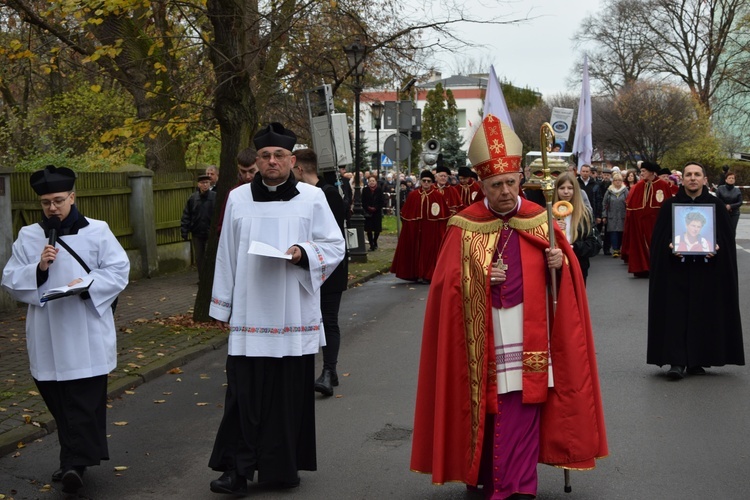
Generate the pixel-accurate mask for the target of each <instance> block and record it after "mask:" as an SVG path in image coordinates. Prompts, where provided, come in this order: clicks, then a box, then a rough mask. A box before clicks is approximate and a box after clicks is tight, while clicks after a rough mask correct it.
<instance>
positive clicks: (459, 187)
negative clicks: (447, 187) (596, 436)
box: [453, 179, 484, 211]
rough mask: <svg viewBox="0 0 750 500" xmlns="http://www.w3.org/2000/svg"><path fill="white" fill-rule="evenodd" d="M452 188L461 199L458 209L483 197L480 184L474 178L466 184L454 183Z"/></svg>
mask: <svg viewBox="0 0 750 500" xmlns="http://www.w3.org/2000/svg"><path fill="white" fill-rule="evenodd" d="M453 190H455V191H456V193H457V194H458V197H459V198H460V199H461V206H460V208H459V211H461V210H463V209H464V208H466V207H468V206H469V205H471V204H472V203H474V202H475V201H479V200H483V199H484V191H482V186H481V185H480V184H479V183H478V182H477V181H475V180H474V179H471V180H470V181H469V183H468V184H466V185H464V184H456V185H455V186H453Z"/></svg>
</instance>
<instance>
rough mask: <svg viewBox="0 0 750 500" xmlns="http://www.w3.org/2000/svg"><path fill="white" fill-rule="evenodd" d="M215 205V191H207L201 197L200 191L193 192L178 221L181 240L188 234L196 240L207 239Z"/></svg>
mask: <svg viewBox="0 0 750 500" xmlns="http://www.w3.org/2000/svg"><path fill="white" fill-rule="evenodd" d="M215 204H216V191H211V190H210V189H209V190H208V191H206V192H205V193H203V194H202V195H201V193H200V191H195V192H194V193H193V194H191V195H190V198H188V201H187V203H185V209H184V210H183V211H182V219H181V220H180V232H181V233H182V238H183V239H187V237H188V233H192V234H193V236H194V237H197V238H208V231H209V229H210V228H211V217H212V216H213V214H214V205H215Z"/></svg>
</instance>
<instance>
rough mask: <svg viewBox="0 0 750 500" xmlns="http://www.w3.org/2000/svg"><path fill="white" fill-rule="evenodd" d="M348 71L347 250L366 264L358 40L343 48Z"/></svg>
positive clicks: (364, 50)
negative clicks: (352, 239) (351, 233)
mask: <svg viewBox="0 0 750 500" xmlns="http://www.w3.org/2000/svg"><path fill="white" fill-rule="evenodd" d="M344 53H345V54H346V61H347V63H348V64H349V70H350V72H351V73H352V74H353V75H354V86H353V87H352V90H353V91H354V149H355V152H354V210H353V214H352V217H351V223H352V227H353V228H354V229H355V230H356V232H357V246H356V248H349V256H350V258H351V260H352V262H367V251H366V250H365V217H364V212H363V210H362V184H361V182H360V164H361V160H362V158H361V156H362V152H361V148H360V140H361V139H360V132H359V96H360V94H361V93H362V76H364V74H365V64H364V62H365V56H366V55H367V47H366V46H365V45H363V44H362V43H361V42H360V41H359V40H357V41H356V42H354V43H352V44H350V45H347V46H346V47H344Z"/></svg>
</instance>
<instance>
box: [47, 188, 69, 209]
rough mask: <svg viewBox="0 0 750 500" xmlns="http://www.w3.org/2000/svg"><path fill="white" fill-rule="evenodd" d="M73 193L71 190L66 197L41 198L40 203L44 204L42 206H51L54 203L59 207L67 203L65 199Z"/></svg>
mask: <svg viewBox="0 0 750 500" xmlns="http://www.w3.org/2000/svg"><path fill="white" fill-rule="evenodd" d="M71 194H73V192H72V191H71V192H70V193H68V196H66V197H65V198H55V199H54V200H41V201H40V202H39V203H40V204H41V205H42V208H50V207H51V206H52V205H54V206H55V207H57V208H60V207H62V206H63V205H64V204H65V201H66V200H67V199H68V198H70V195H71Z"/></svg>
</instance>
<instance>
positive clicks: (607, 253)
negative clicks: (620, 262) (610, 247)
mask: <svg viewBox="0 0 750 500" xmlns="http://www.w3.org/2000/svg"><path fill="white" fill-rule="evenodd" d="M604 255H612V252H608V251H606V250H605V251H604Z"/></svg>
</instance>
